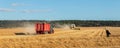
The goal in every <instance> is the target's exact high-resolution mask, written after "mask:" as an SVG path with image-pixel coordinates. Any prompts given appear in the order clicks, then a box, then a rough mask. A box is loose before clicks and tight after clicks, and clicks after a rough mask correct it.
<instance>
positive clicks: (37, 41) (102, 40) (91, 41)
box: [0, 27, 120, 48]
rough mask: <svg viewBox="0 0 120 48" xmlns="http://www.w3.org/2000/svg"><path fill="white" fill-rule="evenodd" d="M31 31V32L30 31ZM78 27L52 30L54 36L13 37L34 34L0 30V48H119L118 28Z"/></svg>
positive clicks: (27, 30) (119, 30) (20, 29)
mask: <svg viewBox="0 0 120 48" xmlns="http://www.w3.org/2000/svg"><path fill="white" fill-rule="evenodd" d="M31 29H32V30H31ZM107 29H108V30H109V31H110V32H111V35H110V37H106V32H105V27H80V30H71V29H65V28H64V29H62V28H54V30H55V33H54V34H43V35H15V33H17V32H18V33H19V32H33V33H34V32H35V31H34V29H33V28H29V29H28V28H27V29H25V28H11V29H9V28H8V29H4V28H1V29H0V48H120V27H107Z"/></svg>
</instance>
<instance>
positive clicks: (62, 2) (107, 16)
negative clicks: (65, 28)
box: [0, 0, 120, 20]
mask: <svg viewBox="0 0 120 48" xmlns="http://www.w3.org/2000/svg"><path fill="white" fill-rule="evenodd" d="M0 20H120V0H0Z"/></svg>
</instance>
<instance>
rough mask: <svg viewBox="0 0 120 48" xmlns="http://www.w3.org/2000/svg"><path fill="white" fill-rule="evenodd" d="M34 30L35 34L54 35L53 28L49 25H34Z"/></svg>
mask: <svg viewBox="0 0 120 48" xmlns="http://www.w3.org/2000/svg"><path fill="white" fill-rule="evenodd" d="M35 29H36V33H37V34H52V33H54V30H53V26H52V24H50V23H45V22H44V23H36V24H35Z"/></svg>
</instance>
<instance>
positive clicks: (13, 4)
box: [11, 3, 26, 6]
mask: <svg viewBox="0 0 120 48" xmlns="http://www.w3.org/2000/svg"><path fill="white" fill-rule="evenodd" d="M25 5H26V4H23V3H12V4H11V6H25Z"/></svg>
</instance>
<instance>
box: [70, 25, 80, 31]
mask: <svg viewBox="0 0 120 48" xmlns="http://www.w3.org/2000/svg"><path fill="white" fill-rule="evenodd" d="M70 29H73V30H80V28H79V27H76V25H75V24H70Z"/></svg>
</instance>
